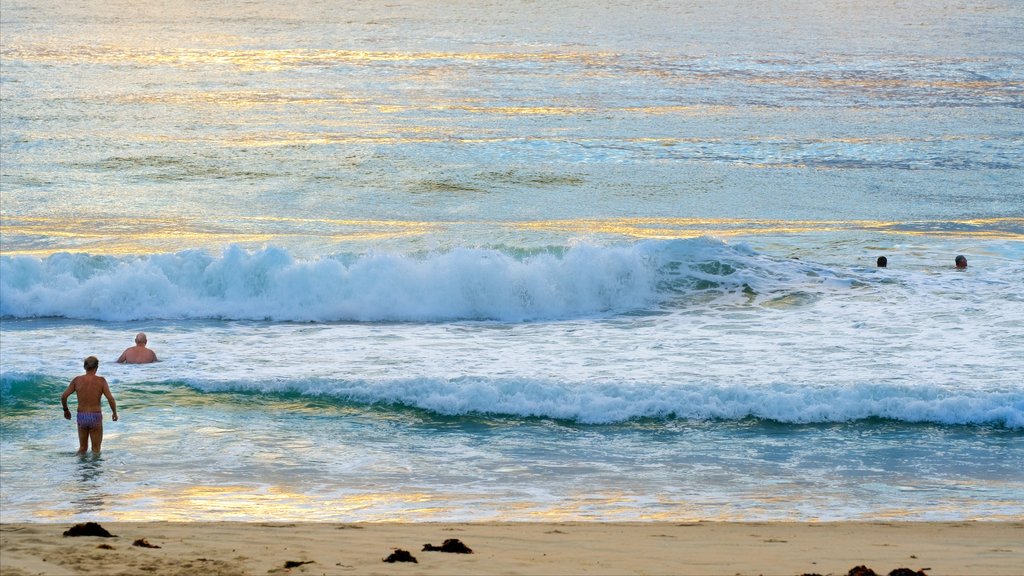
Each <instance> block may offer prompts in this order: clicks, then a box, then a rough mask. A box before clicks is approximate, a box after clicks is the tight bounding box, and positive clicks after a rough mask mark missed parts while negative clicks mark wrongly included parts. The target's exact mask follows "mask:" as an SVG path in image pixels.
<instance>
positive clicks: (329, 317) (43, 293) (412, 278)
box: [0, 239, 848, 321]
mask: <svg viewBox="0 0 1024 576" xmlns="http://www.w3.org/2000/svg"><path fill="white" fill-rule="evenodd" d="M759 258H760V257H759V256H758V255H756V254H752V253H749V251H746V250H744V249H742V248H739V249H737V248H734V247H730V246H727V245H725V244H723V243H721V242H718V241H714V240H703V239H702V240H693V241H676V242H644V243H639V244H635V245H628V246H604V247H597V246H591V245H586V244H583V245H578V246H575V247H572V248H568V249H551V250H548V251H540V252H531V253H522V254H515V253H512V252H509V251H501V250H496V249H475V248H459V249H455V250H451V251H446V252H442V253H431V254H425V255H411V254H396V253H374V254H366V255H359V256H353V255H343V256H338V257H323V258H318V259H312V260H301V259H296V258H294V257H293V256H292V255H291V254H289V253H288V252H287V251H285V250H283V249H280V248H267V249H264V250H260V251H255V252H251V251H246V250H243V249H241V248H238V247H231V248H229V249H227V250H225V251H224V252H223V254H221V255H219V256H214V255H210V254H208V253H205V252H201V251H195V250H191V251H184V252H179V253H176V254H158V255H148V256H140V257H122V258H116V257H99V256H89V255H84V254H68V253H61V254H55V255H53V256H50V257H47V258H44V259H40V258H36V257H31V256H17V257H3V258H2V259H0V267H2V268H0V314H2V315H3V316H6V317H14V318H30V317H65V318H76V319H95V320H106V321H116V320H140V319H159V318H163V319H202V318H215V319H245V320H263V319H267V320H283V321H381V320H384V321H439V320H457V319H488V320H502V321H520V320H536V319H555V318H568V317H580V316H589V315H595V314H605V313H616V312H625V311H630V310H637V309H643V308H646V307H648V306H650V305H652V304H656V303H658V302H660V301H664V300H665V299H666V298H667V297H669V296H671V295H675V296H679V295H680V294H683V295H685V294H689V293H692V292H694V291H700V290H705V289H707V288H709V287H715V288H724V289H725V290H731V289H738V288H741V287H751V286H754V287H758V288H759V289H760V288H763V287H764V285H765V283H766V282H769V281H770V276H771V275H778V274H780V273H782V274H786V273H789V274H793V273H796V274H797V275H798V276H799V275H800V273H799V272H798V271H797V270H796V269H794V268H792V267H789V268H785V267H783V268H780V270H781V272H780V271H779V270H776V271H773V272H771V273H770V275H769V274H768V273H766V270H768V269H769V268H770V266H761V265H760V264H759V263H758V259H759ZM840 284H841V285H843V286H847V285H848V283H846V284H842V283H840Z"/></svg>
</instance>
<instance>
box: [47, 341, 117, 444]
mask: <svg viewBox="0 0 1024 576" xmlns="http://www.w3.org/2000/svg"><path fill="white" fill-rule="evenodd" d="M99 365H100V362H99V360H97V359H96V357H95V356H89V357H88V358H86V359H85V374H82V375H80V376H75V377H74V378H72V379H71V384H68V387H67V389H66V390H64V393H63V394H61V395H60V403H61V405H62V406H63V407H64V418H65V419H67V420H70V419H71V410H70V409H68V397H70V396H71V395H72V394H74V395H75V397H76V398H77V399H78V417H77V422H78V453H79V454H83V453H85V451H86V450H87V449H88V448H89V442H90V441H92V451H93V452H99V451H100V444H101V443H102V442H103V413H102V411H101V410H100V398H102V397H104V396H105V397H106V398H107V403H108V404H110V412H111V419H112V420H114V422H117V402H115V401H114V395H113V394H111V393H110V385H108V384H107V379H106V378H104V377H102V376H97V375H96V370H97V369H98V368H99Z"/></svg>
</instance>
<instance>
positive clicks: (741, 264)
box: [0, 1, 1024, 522]
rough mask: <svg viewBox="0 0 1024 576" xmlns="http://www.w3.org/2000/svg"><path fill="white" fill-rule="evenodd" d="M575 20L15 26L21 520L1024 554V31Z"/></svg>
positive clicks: (784, 15)
mask: <svg viewBox="0 0 1024 576" xmlns="http://www.w3.org/2000/svg"><path fill="white" fill-rule="evenodd" d="M339 4H340V3H339ZM555 4H556V5H552V6H547V5H543V6H538V5H535V4H531V3H517V2H512V3H501V4H500V5H498V4H494V5H492V4H487V3H463V2H459V3H452V4H444V3H440V4H438V3H420V2H407V3H389V4H388V5H386V6H385V5H384V4H379V3H375V2H370V3H359V5H358V6H347V5H338V6H326V7H325V6H323V5H321V4H319V3H304V2H299V3H297V4H295V3H289V4H288V5H287V6H285V5H278V4H274V3H269V2H258V3H245V4H241V3H239V4H234V3H231V2H228V3H223V4H222V5H218V6H215V7H211V6H208V5H205V4H203V5H200V4H193V3H190V2H184V3H180V5H176V6H174V7H169V6H164V5H160V6H159V7H156V6H154V7H150V6H148V5H146V4H142V5H139V4H132V5H130V6H115V5H110V6H108V5H103V6H65V5H64V4H62V3H52V4H51V3H48V2H38V1H34V2H17V1H15V2H5V4H4V9H3V11H2V13H0V24H2V30H0V32H2V34H0V36H2V39H0V41H2V52H0V57H2V67H0V89H2V96H3V113H2V115H0V128H2V130H0V144H2V153H3V169H2V196H0V199H2V206H0V217H2V229H0V248H2V249H0V409H2V412H0V424H2V428H0V430H2V434H0V464H2V465H0V515H2V518H0V520H2V521H3V522H15V521H41V522H67V521H72V520H75V521H84V520H126V521H127V520H132V521H146V520H184V521H188V520H325V521H379V520H401V521H419V520H671V521H681V520H695V519H715V520H778V519H783V520H831V519H858V520H861V519H882V518H884V519H902V520H951V519H952V520H961V519H963V520H966V519H988V520H992V519H1021V518H1024V473H1022V472H1021V470H1024V185H1022V182H1024V156H1022V154H1021V150H1022V149H1024V131H1022V130H1021V126H1024V75H1022V72H1021V71H1022V70H1024V45H1022V42H1024V41H1022V38H1024V35H1021V34H1020V33H1019V32H1020V31H1021V30H1022V29H1024V13H1022V12H1024V11H1022V10H1021V8H1020V7H1019V6H1017V5H1016V4H1015V3H1013V2H998V1H993V2H988V3H987V4H985V6H984V10H982V9H980V8H979V5H977V3H968V2H954V3H948V2H943V3H935V4H934V5H932V3H928V2H924V3H915V4H914V5H913V6H903V7H894V6H891V5H890V4H889V3H878V4H877V5H875V4H873V3H871V2H869V3H868V4H866V5H864V6H859V5H858V6H856V7H855V6H850V5H848V4H847V3H840V2H800V1H794V2H788V3H786V8H787V9H785V10H779V9H777V8H776V5H775V4H774V3H773V4H772V5H771V6H765V7H758V6H750V5H749V3H736V4H735V5H733V4H729V3H725V4H721V3H719V4H716V5H715V6H714V7H710V6H704V5H702V4H699V3H690V2H677V3H669V4H661V3H658V2H639V3H636V2H631V3H610V4H607V6H605V7H604V8H603V9H602V10H603V11H595V10H594V8H593V6H592V5H591V4H590V3H580V4H578V5H577V4H574V3H571V2H569V3H555ZM957 254H963V255H965V256H966V257H967V258H968V261H969V266H968V268H967V269H965V270H956V269H954V267H953V258H954V256H955V255H957ZM878 256H886V257H887V258H888V260H889V266H888V267H886V268H879V267H876V265H875V259H876V258H877V257H878ZM140 331H144V332H146V333H147V334H148V335H149V344H150V347H151V348H153V349H154V350H155V351H156V352H157V354H158V356H159V357H160V360H161V361H160V362H158V363H155V364H151V365H135V366H126V365H118V364H116V363H115V362H114V360H115V359H116V358H117V357H118V355H119V354H120V353H121V351H122V350H123V349H124V348H126V347H127V346H129V345H130V344H131V343H132V342H131V340H132V338H133V337H134V335H135V333H137V332H140ZM88 355H96V356H97V357H99V359H100V374H101V375H104V376H106V377H107V379H108V380H109V381H110V383H111V388H112V390H113V393H114V395H115V397H116V399H117V402H118V406H119V413H120V421H119V422H116V423H115V422H111V421H110V420H109V410H106V409H105V411H106V416H107V420H106V422H105V427H104V429H105V436H104V438H105V439H104V450H103V453H102V455H101V456H98V457H93V456H86V457H78V456H75V455H74V450H75V449H76V447H77V439H76V437H75V429H74V425H73V424H72V423H70V422H67V421H65V420H64V419H63V417H62V413H61V410H60V404H59V396H60V393H61V392H62V391H63V389H64V388H65V387H66V386H67V383H68V381H69V380H70V378H72V377H73V376H75V375H77V374H79V373H81V364H82V359H83V358H84V357H86V356H88ZM73 404H74V401H73V400H72V405H73Z"/></svg>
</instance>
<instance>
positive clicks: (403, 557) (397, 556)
mask: <svg viewBox="0 0 1024 576" xmlns="http://www.w3.org/2000/svg"><path fill="white" fill-rule="evenodd" d="M384 561H385V562H389V563H391V564H394V563H395V562H415V563H416V564H419V562H416V558H415V557H413V555H412V554H409V551H408V550H402V549H401V548H395V551H394V552H392V553H391V555H390V556H388V557H387V558H385V559H384Z"/></svg>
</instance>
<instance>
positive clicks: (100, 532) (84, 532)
mask: <svg viewBox="0 0 1024 576" xmlns="http://www.w3.org/2000/svg"><path fill="white" fill-rule="evenodd" d="M64 535H65V536H99V537H100V538H117V536H114V535H113V534H111V533H110V532H107V530H106V528H104V527H103V526H100V525H99V524H97V523H95V522H86V523H85V524H75V525H74V526H72V527H71V528H70V529H68V530H65V531H64Z"/></svg>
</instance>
